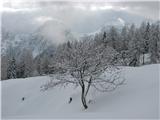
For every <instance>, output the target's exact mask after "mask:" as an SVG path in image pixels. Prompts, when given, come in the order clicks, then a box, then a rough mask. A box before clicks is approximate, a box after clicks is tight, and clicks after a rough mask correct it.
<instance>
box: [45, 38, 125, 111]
mask: <svg viewBox="0 0 160 120" xmlns="http://www.w3.org/2000/svg"><path fill="white" fill-rule="evenodd" d="M116 54H117V53H116V51H115V50H114V49H113V48H111V47H106V46H104V44H101V45H96V44H95V42H94V41H91V40H87V41H80V42H72V43H71V42H68V43H67V44H63V45H61V46H59V47H58V49H57V51H56V55H55V60H54V67H55V68H56V70H57V74H56V75H54V77H52V79H51V81H50V82H49V83H47V84H46V85H45V86H44V88H45V89H48V88H50V87H55V86H57V85H64V86H65V85H71V84H73V85H75V86H80V88H81V101H82V104H83V106H84V108H85V109H87V108H88V106H87V102H86V97H87V94H88V92H89V90H90V88H91V87H93V88H95V89H96V90H98V91H101V92H107V91H111V90H114V89H115V88H117V86H118V85H121V84H122V83H123V80H122V81H119V78H120V73H121V70H120V69H119V68H118V67H116V66H114V65H115V63H116V62H115V61H116V58H115V56H116ZM105 72H107V74H108V77H107V76H106V77H104V76H102V75H106V74H104V73H105Z"/></svg>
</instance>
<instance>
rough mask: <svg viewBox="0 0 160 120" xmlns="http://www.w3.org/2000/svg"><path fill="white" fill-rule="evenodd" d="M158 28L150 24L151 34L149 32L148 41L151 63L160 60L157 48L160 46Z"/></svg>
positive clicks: (159, 30)
mask: <svg viewBox="0 0 160 120" xmlns="http://www.w3.org/2000/svg"><path fill="white" fill-rule="evenodd" d="M159 32H160V28H159V25H156V24H152V26H151V32H150V41H149V53H150V59H151V63H157V62H158V61H159V59H160V56H159V52H160V51H159V50H158V48H159V47H160V45H159V44H158V43H159V42H160V36H159Z"/></svg>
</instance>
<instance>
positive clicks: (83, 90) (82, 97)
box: [81, 85, 88, 109]
mask: <svg viewBox="0 0 160 120" xmlns="http://www.w3.org/2000/svg"><path fill="white" fill-rule="evenodd" d="M81 87H82V93H81V101H82V104H83V107H84V108H85V109H87V108H88V106H87V104H86V97H85V86H84V85H82V86H81Z"/></svg>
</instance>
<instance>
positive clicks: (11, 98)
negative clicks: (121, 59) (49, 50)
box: [1, 65, 160, 119]
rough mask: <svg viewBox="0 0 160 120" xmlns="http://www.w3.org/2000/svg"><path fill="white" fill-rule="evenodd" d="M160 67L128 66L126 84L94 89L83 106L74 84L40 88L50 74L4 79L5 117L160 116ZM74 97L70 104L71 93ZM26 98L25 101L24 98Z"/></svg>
mask: <svg viewBox="0 0 160 120" xmlns="http://www.w3.org/2000/svg"><path fill="white" fill-rule="evenodd" d="M159 67H160V65H147V66H143V67H137V68H134V67H125V68H124V69H125V78H126V82H125V83H126V84H125V85H122V86H120V87H119V88H117V89H116V90H115V91H113V92H107V93H97V92H95V91H92V92H91V93H90V95H89V97H90V98H91V99H92V100H93V101H92V103H90V104H88V106H89V108H88V109H87V110H84V109H83V106H82V105H81V101H80V92H79V91H78V90H77V89H74V88H72V87H69V88H53V89H49V90H47V91H41V89H40V86H41V85H43V84H45V83H46V82H47V81H48V80H49V77H48V76H42V77H32V78H26V79H15V80H6V81H2V82H1V84H2V86H1V87H2V118H3V119H7V118H14V119H18V118H21V119H22V118H29V119H31V118H37V119H46V118H112V119H113V118H119V119H124V118H127V119H131V118H134V119H136V118H139V119H146V118H149V119H155V118H157V119H158V115H159V107H160V106H159V95H160V94H159V74H160V71H159ZM70 96H72V98H73V101H72V102H71V103H70V104H69V103H68V101H69V97H70ZM23 97H25V100H24V101H22V98H23Z"/></svg>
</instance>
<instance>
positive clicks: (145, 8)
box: [1, 0, 160, 33]
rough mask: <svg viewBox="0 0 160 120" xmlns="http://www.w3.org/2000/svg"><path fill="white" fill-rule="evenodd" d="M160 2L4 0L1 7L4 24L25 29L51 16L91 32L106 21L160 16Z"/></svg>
mask: <svg viewBox="0 0 160 120" xmlns="http://www.w3.org/2000/svg"><path fill="white" fill-rule="evenodd" d="M159 5H160V2H158V1H147V2H146V1H141V2H139V1H124V0H123V1H122V0H121V1H118V0H114V2H106V1H105V2H104V0H99V1H97V0H92V1H91V0H81V2H79V1H74V2H73V1H72V2H71V1H69V0H63V1H61V0H60V1H55V0H47V1H44V0H43V1H42V0H4V1H3V8H2V9H1V12H2V27H3V28H5V29H7V30H10V31H21V32H24V33H25V32H32V31H34V30H35V29H37V27H38V26H41V25H43V24H44V23H45V22H46V21H49V20H52V21H55V22H58V23H62V24H64V25H65V26H66V27H67V28H69V29H71V30H72V31H74V32H79V33H89V32H94V31H96V30H98V29H99V28H101V27H102V26H104V25H111V24H113V25H120V24H121V25H124V24H127V23H135V24H139V23H140V22H141V21H143V20H151V21H157V20H160V15H159V11H160V9H159Z"/></svg>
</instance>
